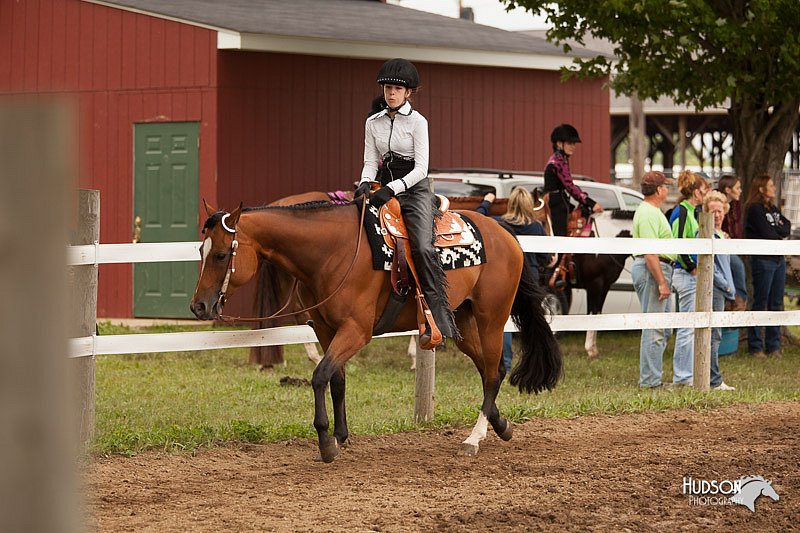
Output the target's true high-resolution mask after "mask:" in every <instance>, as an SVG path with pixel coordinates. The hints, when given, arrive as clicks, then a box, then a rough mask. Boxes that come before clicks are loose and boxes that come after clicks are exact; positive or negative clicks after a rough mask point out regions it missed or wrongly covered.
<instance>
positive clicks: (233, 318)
mask: <svg viewBox="0 0 800 533" xmlns="http://www.w3.org/2000/svg"><path fill="white" fill-rule="evenodd" d="M366 212H367V197H366V195H364V196H363V197H362V204H361V219H360V221H359V223H358V239H357V241H356V252H355V254H353V260H352V261H351V262H350V266H349V267H348V268H347V272H345V274H344V278H342V281H341V282H340V283H339V285H338V286H337V287H336V289H334V291H333V292H332V293H330V294H329V295H328V297H327V298H325V299H324V300H322V301H321V302H319V303H317V304H315V305H312V306H311V307H306V308H305V309H301V310H300V311H292V312H291V313H283V311H284V310H286V308H287V307H289V304H290V303H291V301H292V297H293V296H294V293H295V290H296V289H297V278H294V281H293V282H292V287H291V289H290V290H289V296H288V298H287V299H286V303H285V304H283V307H281V308H280V309H278V310H277V311H276V312H275V313H273V314H271V315H270V316H262V317H250V318H248V317H240V316H230V315H223V314H220V315H219V317H220V319H222V320H223V321H225V322H237V321H238V322H262V321H264V320H272V319H275V318H284V317H287V316H294V315H300V314H302V313H306V312H308V311H311V310H312V309H316V308H318V307H321V306H322V305H324V304H326V303H327V302H328V300H330V299H331V298H333V297H334V295H336V293H338V292H339V291H340V290H342V287H344V284H345V282H346V281H347V278H348V277H350V273H351V272H352V271H353V267H354V266H355V264H356V259H358V252H359V251H360V250H361V235H362V227H363V226H364V215H365V214H366ZM228 216H230V213H225V214H224V215H223V216H222V220H221V221H220V222H221V223H222V227H223V228H224V229H225V231H227V232H228V233H231V234H233V240H232V241H231V256H230V259H229V260H228V267H227V271H226V272H225V279H224V280H223V282H222V286H221V287H220V290H219V296H218V298H217V306H218V308H219V309H220V310H221V309H222V307H223V306H224V305H225V293H226V292H227V290H228V283H229V282H230V279H231V274H233V273H234V272H236V266H235V264H234V258H235V257H236V249H237V248H238V247H239V241H237V240H236V228H235V227H233V228H230V227H228V225H227V224H226V223H225V219H226V218H228ZM199 283H200V281H199V280H198V284H199ZM281 313H283V314H281Z"/></svg>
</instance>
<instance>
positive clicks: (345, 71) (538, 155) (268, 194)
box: [218, 51, 610, 315]
mask: <svg viewBox="0 0 800 533" xmlns="http://www.w3.org/2000/svg"><path fill="white" fill-rule="evenodd" d="M380 65H381V61H371V60H358V59H345V58H328V57H326V58H323V57H314V56H304V55H291V54H277V53H259V52H236V51H223V52H220V53H219V155H218V165H219V167H218V168H219V184H218V191H219V200H220V204H221V205H222V206H223V207H226V208H229V209H230V208H233V207H235V206H237V205H239V202H240V201H243V202H244V203H245V205H262V204H266V203H269V202H271V201H274V200H276V199H278V198H281V197H284V196H288V195H290V194H297V193H300V192H305V191H311V190H323V191H330V190H336V189H351V188H352V183H353V182H354V181H356V180H358V179H359V177H360V176H359V174H360V171H361V166H362V163H363V150H364V148H363V146H364V144H363V143H364V120H365V119H366V116H367V113H368V111H369V107H370V103H371V101H372V98H373V97H374V96H375V95H376V94H378V92H379V89H378V87H377V85H376V84H375V83H374V81H373V80H375V76H376V74H377V71H378V68H379V67H380ZM417 67H418V69H419V71H420V77H421V80H422V88H421V90H420V91H419V93H418V94H417V95H416V96H415V97H414V103H415V106H416V107H417V109H418V110H419V111H420V112H421V113H422V114H424V115H425V116H426V117H427V118H428V121H429V127H430V137H431V167H439V168H443V167H462V168H463V167H481V168H488V167H492V168H508V169H517V170H543V169H544V166H545V163H546V161H547V158H548V157H549V156H550V153H551V152H552V148H551V145H550V141H549V137H550V132H551V131H552V129H553V127H555V126H556V125H557V124H560V123H561V122H569V123H572V124H573V125H575V127H577V128H578V130H579V131H580V132H581V135H582V137H583V139H584V140H585V142H584V143H583V144H582V145H581V146H580V147H579V149H578V152H577V153H576V155H575V156H574V157H573V162H572V166H573V172H574V173H580V174H586V175H589V176H592V177H594V178H595V179H597V180H600V181H608V179H609V165H610V162H609V150H608V146H609V142H610V129H609V95H608V91H607V90H604V89H603V88H602V83H603V82H602V81H570V82H568V83H562V82H561V81H560V74H559V73H558V72H549V71H531V70H521V69H510V68H492V67H471V66H456V65H442V64H426V63H417ZM252 301H253V294H252V287H249V288H248V287H246V288H244V289H243V290H242V291H240V293H239V294H237V295H235V296H234V298H233V299H231V301H230V302H229V304H228V310H229V311H230V312H231V314H239V315H248V314H249V313H251V312H252V311H251V310H250V309H249V308H248V304H247V302H252Z"/></svg>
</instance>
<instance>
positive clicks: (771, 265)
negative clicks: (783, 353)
mask: <svg viewBox="0 0 800 533" xmlns="http://www.w3.org/2000/svg"><path fill="white" fill-rule="evenodd" d="M752 271H753V308H752V309H753V311H765V310H766V311H780V310H781V309H783V288H784V284H785V283H786V259H784V258H783V257H782V256H778V257H777V260H776V258H774V257H770V258H762V257H757V256H753V257H752ZM764 330H765V336H764V337H762V336H761V327H760V326H753V327H750V328H747V349H748V351H749V352H750V353H756V352H767V353H772V352H777V351H778V350H780V349H781V327H780V326H765V327H764Z"/></svg>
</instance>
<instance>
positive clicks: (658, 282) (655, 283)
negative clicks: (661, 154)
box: [631, 171, 675, 388]
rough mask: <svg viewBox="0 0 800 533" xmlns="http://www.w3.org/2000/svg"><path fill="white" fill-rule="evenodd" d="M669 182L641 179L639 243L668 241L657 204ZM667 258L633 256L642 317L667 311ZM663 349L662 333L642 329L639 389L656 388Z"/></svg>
mask: <svg viewBox="0 0 800 533" xmlns="http://www.w3.org/2000/svg"><path fill="white" fill-rule="evenodd" d="M671 181H672V180H670V179H668V178H667V177H666V176H665V175H664V174H663V173H662V172H656V171H652V172H647V173H646V174H645V175H644V176H642V182H641V184H642V194H644V196H645V198H644V201H643V202H642V203H641V204H639V207H637V208H636V213H635V214H634V215H633V236H634V238H639V239H671V238H672V230H671V228H670V226H669V222H667V218H666V217H665V216H664V213H662V212H661V204H663V203H664V201H665V200H666V199H667V193H668V188H667V185H668V184H669V183H670V182H671ZM674 261H675V256H674V255H670V254H644V255H638V256H636V255H635V256H634V260H633V267H632V268H631V277H632V278H633V287H634V289H635V290H636V295H637V296H638V297H639V303H640V304H641V306H642V312H643V313H664V312H666V311H667V309H668V307H669V296H670V292H671V288H672V264H673V262H674ZM666 347H667V330H666V329H663V328H662V329H644V330H642V340H641V344H640V346H639V386H640V387H642V388H651V387H660V386H661V370H662V365H663V357H664V350H665V349H666Z"/></svg>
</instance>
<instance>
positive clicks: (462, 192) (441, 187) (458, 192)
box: [433, 180, 495, 197]
mask: <svg viewBox="0 0 800 533" xmlns="http://www.w3.org/2000/svg"><path fill="white" fill-rule="evenodd" d="M433 191H434V192H435V193H436V194H442V195H444V196H481V197H483V196H486V195H487V194H488V193H490V192H491V193H494V192H495V189H494V187H492V186H490V185H479V184H477V183H463V182H459V181H439V180H433Z"/></svg>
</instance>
